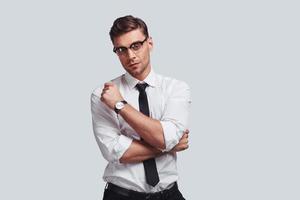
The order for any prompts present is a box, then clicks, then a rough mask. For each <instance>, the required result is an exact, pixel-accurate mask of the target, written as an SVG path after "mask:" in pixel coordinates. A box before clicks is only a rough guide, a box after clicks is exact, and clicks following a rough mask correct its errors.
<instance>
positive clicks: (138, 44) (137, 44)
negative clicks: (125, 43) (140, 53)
mask: <svg viewBox="0 0 300 200" xmlns="http://www.w3.org/2000/svg"><path fill="white" fill-rule="evenodd" d="M141 46H142V43H141V42H135V43H133V44H132V45H131V46H130V48H131V49H133V50H135V51H136V50H139V49H140V48H141Z"/></svg>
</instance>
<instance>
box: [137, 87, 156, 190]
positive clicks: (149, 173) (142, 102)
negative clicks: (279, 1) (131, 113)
mask: <svg viewBox="0 0 300 200" xmlns="http://www.w3.org/2000/svg"><path fill="white" fill-rule="evenodd" d="M147 86H148V84H147V83H142V84H137V85H136V88H137V89H138V91H139V93H140V95H139V106H140V111H141V113H143V114H144V115H146V116H149V106H148V99H147V94H146V91H145V89H146V87H147ZM143 164H144V169H145V175H146V181H147V183H148V184H149V185H151V186H153V187H154V186H155V185H156V184H157V183H158V182H159V176H158V173H157V168H156V163H155V159H154V158H150V159H148V160H144V161H143Z"/></svg>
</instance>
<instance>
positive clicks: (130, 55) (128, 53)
mask: <svg viewBox="0 0 300 200" xmlns="http://www.w3.org/2000/svg"><path fill="white" fill-rule="evenodd" d="M127 56H128V58H129V59H135V58H136V54H135V52H134V51H133V50H131V49H128V50H127Z"/></svg>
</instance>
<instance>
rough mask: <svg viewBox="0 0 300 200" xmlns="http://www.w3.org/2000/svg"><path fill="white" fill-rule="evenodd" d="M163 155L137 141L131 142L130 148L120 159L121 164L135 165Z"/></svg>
mask: <svg viewBox="0 0 300 200" xmlns="http://www.w3.org/2000/svg"><path fill="white" fill-rule="evenodd" d="M162 154H163V153H162V152H161V151H160V150H158V149H156V148H154V147H152V146H150V145H149V144H147V143H145V142H143V141H139V140H133V141H132V143H131V145H130V147H129V148H128V149H127V150H126V152H125V153H124V154H123V156H122V157H121V158H120V162H121V163H137V162H143V161H144V160H147V159H149V158H154V157H157V156H160V155H162Z"/></svg>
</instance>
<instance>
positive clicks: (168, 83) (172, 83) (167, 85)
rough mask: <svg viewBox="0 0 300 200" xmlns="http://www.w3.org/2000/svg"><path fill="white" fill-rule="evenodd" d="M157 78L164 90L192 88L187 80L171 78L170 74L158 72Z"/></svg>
mask: <svg viewBox="0 0 300 200" xmlns="http://www.w3.org/2000/svg"><path fill="white" fill-rule="evenodd" d="M156 80H157V82H158V84H159V85H160V87H161V88H162V90H164V91H168V92H175V91H182V90H190V87H189V85H188V84H187V83H186V82H185V81H182V80H178V79H176V78H171V77H168V76H163V75H160V74H157V75H156Z"/></svg>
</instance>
